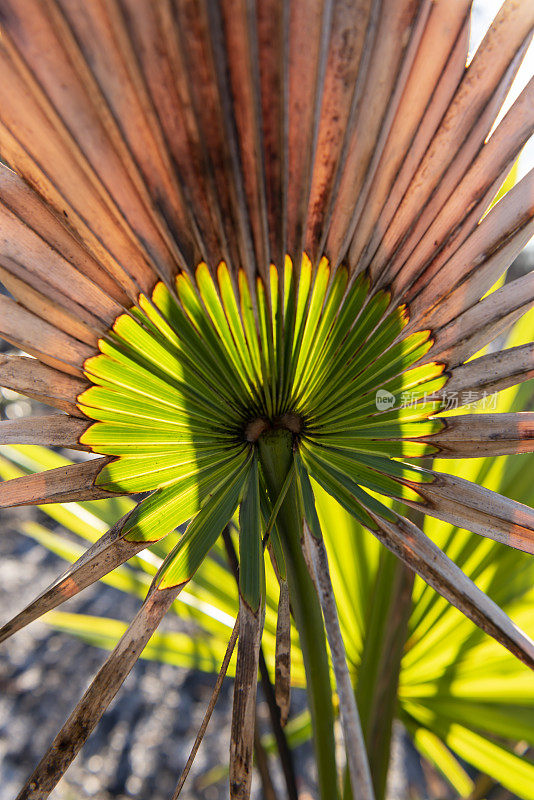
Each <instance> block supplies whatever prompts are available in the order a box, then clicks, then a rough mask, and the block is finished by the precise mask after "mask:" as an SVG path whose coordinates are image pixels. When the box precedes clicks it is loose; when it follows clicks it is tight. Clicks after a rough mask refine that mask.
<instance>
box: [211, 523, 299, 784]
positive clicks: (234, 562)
mask: <svg viewBox="0 0 534 800" xmlns="http://www.w3.org/2000/svg"><path fill="white" fill-rule="evenodd" d="M223 542H224V546H225V549H226V555H227V558H228V563H229V565H230V569H231V571H232V574H233V575H234V578H235V579H236V581H237V583H238V584H239V562H238V559H237V553H236V551H235V547H234V543H233V541H232V536H231V534H230V530H229V528H228V526H227V527H226V528H225V529H224V530H223ZM259 667H260V677H261V685H262V689H263V696H264V697H265V701H266V703H267V707H268V709H269V719H270V722H271V727H272V729H273V734H274V738H275V741H276V746H277V748H278V754H279V756H280V763H281V766H282V771H283V773H284V779H285V784H286V790H287V796H288V800H298V791H297V784H296V779H295V768H294V765H293V756H292V753H291V748H290V747H289V744H288V742H287V737H286V735H285V732H284V729H283V728H282V725H281V724H280V710H279V708H278V706H277V704H276V699H275V696H274V690H273V687H272V684H271V679H270V677H269V671H268V669H267V664H266V662H265V656H264V654H263V648H262V647H261V646H260V656H259Z"/></svg>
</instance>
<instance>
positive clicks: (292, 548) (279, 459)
mask: <svg viewBox="0 0 534 800" xmlns="http://www.w3.org/2000/svg"><path fill="white" fill-rule="evenodd" d="M258 447H259V457H260V464H261V467H262V470H263V475H264V478H265V481H266V483H267V487H268V490H269V493H270V495H271V498H277V497H278V496H279V494H280V491H281V489H282V487H283V486H284V483H285V480H286V477H287V474H288V472H289V471H290V470H291V468H292V465H293V437H292V434H291V432H290V431H288V430H285V429H279V430H271V431H266V432H265V433H263V434H262V436H260V438H259V440H258ZM277 528H278V531H279V534H280V539H281V542H282V548H283V551H284V557H285V561H286V567H287V577H288V583H289V593H290V599H291V609H292V612H293V616H294V619H295V622H296V625H297V629H298V632H299V637H300V645H301V649H302V654H303V657H304V667H305V670H306V682H307V688H308V701H309V705H310V713H311V718H312V724H313V730H314V740H315V754H316V763H317V772H318V784H319V792H320V797H321V798H322V799H323V800H335V798H337V797H338V796H339V795H338V784H337V772H336V760H335V742H334V711H333V707H332V687H331V683H330V669H329V664H328V653H327V649H326V638H325V632H324V625H323V616H322V612H321V607H320V605H319V601H318V599H317V595H316V593H315V589H314V586H313V583H312V580H311V578H310V576H309V574H308V569H307V567H306V563H305V561H304V556H303V553H302V543H301V537H302V522H301V519H300V513H299V505H298V497H297V489H296V486H295V481H292V483H291V485H290V486H289V488H288V491H287V495H286V498H285V500H284V502H283V503H282V506H281V508H280V511H279V513H278V517H277Z"/></svg>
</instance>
